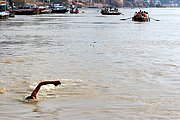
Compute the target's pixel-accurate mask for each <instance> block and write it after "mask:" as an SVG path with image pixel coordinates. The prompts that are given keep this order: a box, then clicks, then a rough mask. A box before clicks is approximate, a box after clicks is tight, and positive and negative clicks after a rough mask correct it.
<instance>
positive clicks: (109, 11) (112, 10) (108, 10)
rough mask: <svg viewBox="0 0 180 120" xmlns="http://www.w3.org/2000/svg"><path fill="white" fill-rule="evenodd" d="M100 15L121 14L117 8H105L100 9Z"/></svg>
mask: <svg viewBox="0 0 180 120" xmlns="http://www.w3.org/2000/svg"><path fill="white" fill-rule="evenodd" d="M101 14H102V15H121V14H122V13H121V12H120V11H119V10H118V9H117V8H112V7H110V8H107V7H105V8H104V9H102V10H101Z"/></svg>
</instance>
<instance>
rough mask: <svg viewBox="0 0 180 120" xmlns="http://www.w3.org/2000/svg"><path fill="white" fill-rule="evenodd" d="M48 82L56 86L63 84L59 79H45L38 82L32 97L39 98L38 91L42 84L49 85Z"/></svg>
mask: <svg viewBox="0 0 180 120" xmlns="http://www.w3.org/2000/svg"><path fill="white" fill-rule="evenodd" d="M47 84H54V85H55V86H57V85H59V84H61V82H60V81H59V80H57V81H43V82H40V83H39V84H38V86H37V87H36V88H35V89H34V90H33V92H32V93H31V96H30V97H31V98H32V99H37V93H38V92H39V90H40V88H41V86H42V85H47Z"/></svg>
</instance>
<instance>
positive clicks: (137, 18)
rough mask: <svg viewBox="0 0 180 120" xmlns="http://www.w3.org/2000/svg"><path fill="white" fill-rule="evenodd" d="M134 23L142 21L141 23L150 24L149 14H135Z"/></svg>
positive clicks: (140, 12) (143, 12) (144, 12)
mask: <svg viewBox="0 0 180 120" xmlns="http://www.w3.org/2000/svg"><path fill="white" fill-rule="evenodd" d="M132 20H133V21H140V22H148V21H150V18H149V15H148V12H146V11H141V10H140V11H139V12H135V14H134V16H133V17H132Z"/></svg>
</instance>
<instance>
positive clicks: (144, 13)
mask: <svg viewBox="0 0 180 120" xmlns="http://www.w3.org/2000/svg"><path fill="white" fill-rule="evenodd" d="M134 17H145V18H147V17H148V12H146V11H141V10H140V11H139V12H135V14H134Z"/></svg>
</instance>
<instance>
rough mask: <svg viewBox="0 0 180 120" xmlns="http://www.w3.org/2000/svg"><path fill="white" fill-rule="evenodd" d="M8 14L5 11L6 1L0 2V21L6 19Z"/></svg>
mask: <svg viewBox="0 0 180 120" xmlns="http://www.w3.org/2000/svg"><path fill="white" fill-rule="evenodd" d="M9 15H10V12H9V11H8V10H7V3H6V1H0V19H7V18H8V17H9Z"/></svg>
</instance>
